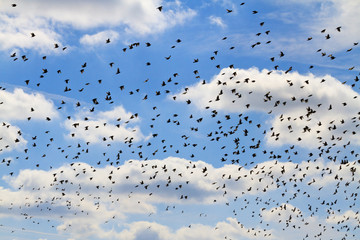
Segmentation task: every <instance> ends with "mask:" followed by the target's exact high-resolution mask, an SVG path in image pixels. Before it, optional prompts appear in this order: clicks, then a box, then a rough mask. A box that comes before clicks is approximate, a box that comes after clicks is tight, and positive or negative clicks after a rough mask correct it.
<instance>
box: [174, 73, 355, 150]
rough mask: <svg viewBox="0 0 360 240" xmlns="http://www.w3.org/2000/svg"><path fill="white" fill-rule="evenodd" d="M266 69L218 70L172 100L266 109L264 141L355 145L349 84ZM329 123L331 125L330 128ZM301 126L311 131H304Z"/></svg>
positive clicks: (233, 108) (226, 107)
mask: <svg viewBox="0 0 360 240" xmlns="http://www.w3.org/2000/svg"><path fill="white" fill-rule="evenodd" d="M268 73H269V70H267V69H264V70H262V71H259V70H258V69H257V68H250V69H232V68H226V69H222V70H221V72H220V73H219V74H218V75H216V76H214V77H213V78H212V80H211V81H210V82H209V83H208V84H205V85H203V84H202V83H201V82H199V83H197V84H195V85H193V86H190V87H189V88H188V91H186V93H185V94H184V93H179V94H177V99H179V100H181V101H186V100H188V99H190V100H191V101H192V104H194V105H195V106H196V107H197V108H199V109H205V107H207V106H209V107H211V108H213V109H217V110H221V111H223V112H230V113H243V112H249V111H255V112H263V113H271V114H270V117H271V120H270V124H271V127H273V130H272V131H268V133H267V135H266V139H267V142H268V144H273V145H283V144H285V143H287V144H300V145H301V146H304V147H309V148H316V147H318V146H319V145H321V144H322V143H324V142H325V141H327V142H331V143H337V144H343V143H347V142H348V141H351V142H352V143H353V144H356V145H359V144H360V137H359V136H358V135H356V134H353V131H354V132H356V130H357V129H356V128H357V127H356V126H357V118H358V117H359V115H358V104H359V103H358V101H359V99H360V96H359V94H358V93H356V92H355V91H353V90H352V89H351V87H350V86H348V85H344V84H342V83H341V82H339V81H338V80H337V79H335V78H334V77H331V76H329V75H326V76H321V77H317V76H314V75H313V74H308V75H301V74H299V73H297V72H289V73H287V74H286V73H285V72H284V71H272V73H271V74H268ZM323 79H324V80H325V81H323ZM221 91H222V94H219V93H220V92H221ZM217 98H218V99H217ZM270 99H271V100H270ZM284 102H285V105H284V104H283V103H284ZM344 103H345V104H346V106H344ZM319 104H320V105H319ZM330 106H331V107H330ZM329 108H331V110H328V109H329ZM353 118H355V119H353ZM319 123H321V125H320V124H319ZM334 125H336V129H332V128H333V126H334ZM289 126H290V127H289ZM306 126H307V127H308V128H309V129H311V130H310V131H307V130H308V128H306ZM329 127H331V129H330V130H329ZM304 128H305V129H306V130H304ZM345 130H346V131H345ZM317 131H320V132H317ZM344 131H345V132H344ZM273 133H274V134H275V136H272V134H273ZM276 134H279V135H278V137H276ZM299 137H300V138H301V139H302V140H301V141H298V138H299ZM319 137H320V138H319Z"/></svg>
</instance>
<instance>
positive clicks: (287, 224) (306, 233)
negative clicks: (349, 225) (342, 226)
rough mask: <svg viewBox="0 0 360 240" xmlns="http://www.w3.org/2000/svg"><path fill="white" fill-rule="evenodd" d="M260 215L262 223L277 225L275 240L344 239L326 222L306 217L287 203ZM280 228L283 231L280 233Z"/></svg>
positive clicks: (341, 234) (314, 217)
mask: <svg viewBox="0 0 360 240" xmlns="http://www.w3.org/2000/svg"><path fill="white" fill-rule="evenodd" d="M261 214H262V216H263V219H264V221H266V222H269V223H270V224H271V225H273V224H277V225H278V229H277V231H276V234H278V236H277V237H276V239H289V238H292V237H293V236H297V237H299V238H301V239H302V238H309V239H315V238H317V237H319V236H321V237H322V238H326V239H341V238H344V232H341V231H337V230H336V229H334V228H332V224H327V221H325V220H324V219H321V218H319V217H318V216H312V215H311V216H308V215H306V214H305V213H303V212H302V211H301V209H299V208H297V207H296V206H293V205H292V204H289V203H283V204H281V205H280V206H278V207H273V208H270V209H266V210H263V211H262V213H261ZM280 228H282V229H283V230H282V231H281V230H280ZM345 236H347V237H348V238H351V239H353V237H354V235H350V234H348V235H347V234H345Z"/></svg>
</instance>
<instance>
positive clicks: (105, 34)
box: [80, 30, 119, 45]
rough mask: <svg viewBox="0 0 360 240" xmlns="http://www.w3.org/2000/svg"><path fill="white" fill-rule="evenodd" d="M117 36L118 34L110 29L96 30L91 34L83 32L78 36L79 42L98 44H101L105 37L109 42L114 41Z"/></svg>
mask: <svg viewBox="0 0 360 240" xmlns="http://www.w3.org/2000/svg"><path fill="white" fill-rule="evenodd" d="M118 38H119V34H118V33H117V32H115V31H112V30H107V31H102V32H98V33H96V34H93V35H89V34H85V35H84V36H83V37H81V38H80V43H81V44H85V45H98V44H103V43H105V41H106V40H107V39H110V41H111V42H114V41H116V40H117V39H118Z"/></svg>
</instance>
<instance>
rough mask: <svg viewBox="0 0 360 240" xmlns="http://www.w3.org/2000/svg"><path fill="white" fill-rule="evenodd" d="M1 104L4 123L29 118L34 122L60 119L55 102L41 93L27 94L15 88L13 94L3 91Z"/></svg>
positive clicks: (1, 118)
mask: <svg viewBox="0 0 360 240" xmlns="http://www.w3.org/2000/svg"><path fill="white" fill-rule="evenodd" d="M0 102H1V104H0V111H1V113H2V114H1V117H0V120H2V121H14V120H27V118H28V117H31V119H32V120H46V118H47V117H49V118H57V117H58V112H57V110H56V109H55V106H54V104H53V102H52V101H50V100H48V99H46V98H45V97H44V96H43V95H42V94H40V93H25V92H24V90H22V89H20V88H15V89H14V91H13V92H9V91H1V95H0Z"/></svg>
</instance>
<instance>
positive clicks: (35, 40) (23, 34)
mask: <svg viewBox="0 0 360 240" xmlns="http://www.w3.org/2000/svg"><path fill="white" fill-rule="evenodd" d="M31 33H35V35H36V36H35V37H31ZM61 42H62V37H61V35H60V34H59V33H57V32H55V31H54V29H53V28H52V26H51V24H50V22H48V21H47V20H45V19H43V18H36V17H35V18H29V17H23V16H14V15H12V14H6V13H4V12H0V43H1V44H0V50H14V49H17V48H21V49H35V50H36V51H39V52H41V53H44V52H52V51H54V44H55V43H58V44H60V45H61Z"/></svg>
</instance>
